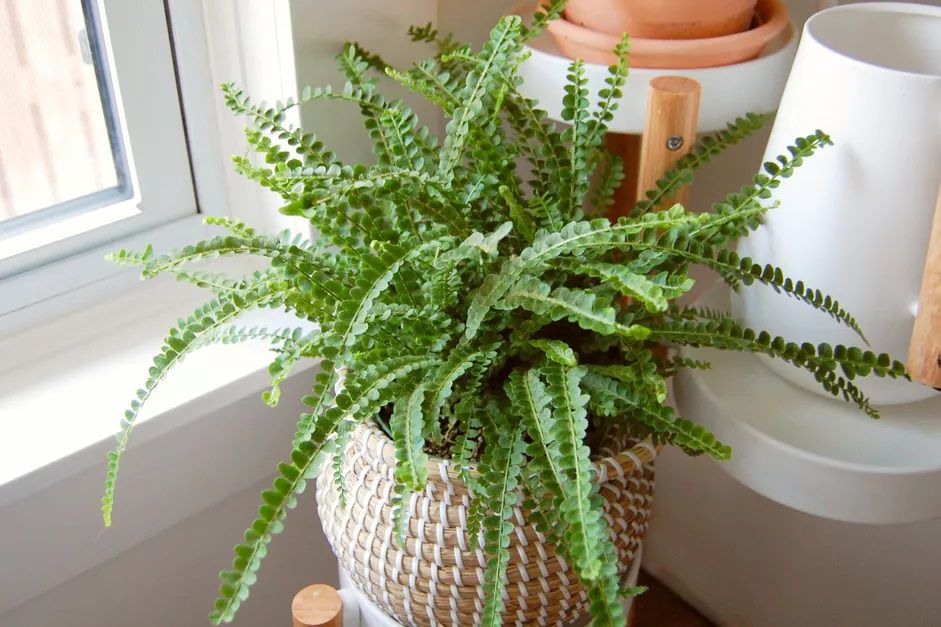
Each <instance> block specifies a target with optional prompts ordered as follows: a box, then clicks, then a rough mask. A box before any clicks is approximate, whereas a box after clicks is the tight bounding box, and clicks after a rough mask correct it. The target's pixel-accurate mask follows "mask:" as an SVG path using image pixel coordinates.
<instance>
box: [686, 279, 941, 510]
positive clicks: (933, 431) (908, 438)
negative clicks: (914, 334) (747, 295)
mask: <svg viewBox="0 0 941 627" xmlns="http://www.w3.org/2000/svg"><path fill="white" fill-rule="evenodd" d="M743 289H748V288H743ZM701 304H703V305H705V306H708V307H712V308H718V309H725V310H727V309H728V292H727V289H726V288H725V287H724V286H722V285H719V286H717V287H715V288H713V289H712V290H711V291H710V292H709V293H708V294H706V295H705V297H704V298H703V299H702V301H701ZM798 339H799V338H798ZM683 353H684V354H685V355H686V356H688V357H693V358H695V359H704V360H706V361H709V362H711V363H712V369H710V370H705V371H701V370H686V371H683V372H681V373H680V374H679V375H678V376H677V378H676V381H675V388H674V389H675V393H676V401H677V407H678V409H679V411H680V413H681V415H683V416H685V417H686V418H689V419H690V420H693V421H695V422H697V423H699V424H701V425H703V426H705V427H706V428H708V429H710V430H712V431H713V432H714V433H715V434H716V436H717V437H719V438H720V439H721V440H722V441H723V442H725V443H726V444H729V445H730V446H731V447H732V459H731V460H729V461H727V462H721V464H720V465H721V467H722V468H723V469H725V470H726V471H727V472H728V473H729V474H730V475H732V476H733V477H734V478H736V479H737V480H739V481H740V482H742V483H743V484H745V485H746V486H748V487H750V488H752V489H753V490H755V491H756V492H758V493H760V494H762V495H764V496H766V497H768V498H770V499H772V500H774V501H777V502H779V503H782V504H784V505H787V506H789V507H792V508H794V509H797V510H801V511H804V512H807V513H810V514H815V515H817V516H822V517H825V518H831V519H836V520H842V521H847V522H858V523H874V524H892V523H904V522H914V521H921V520H928V519H931V518H936V517H939V516H941V394H939V395H938V396H937V397H935V398H932V399H929V400H927V401H923V402H920V403H912V404H908V405H893V406H887V407H881V408H880V411H881V413H882V419H881V420H873V419H871V418H867V417H866V416H865V415H863V414H862V413H860V412H859V411H858V410H856V409H855V408H854V407H853V406H850V405H848V404H846V403H843V402H842V401H841V400H836V399H827V398H824V397H821V396H818V395H816V394H813V393H811V392H807V391H805V390H803V389H801V388H798V387H797V386H795V385H793V384H791V383H789V382H787V381H785V380H784V379H782V378H781V377H779V376H778V375H776V374H774V372H772V371H771V370H770V369H769V368H767V367H766V366H765V365H763V363H762V362H761V361H760V360H759V359H758V358H756V357H755V356H753V355H749V354H740V353H733V352H724V351H716V350H705V349H695V350H692V349H690V350H684V351H683ZM912 385H916V384H914V383H913V384H912Z"/></svg>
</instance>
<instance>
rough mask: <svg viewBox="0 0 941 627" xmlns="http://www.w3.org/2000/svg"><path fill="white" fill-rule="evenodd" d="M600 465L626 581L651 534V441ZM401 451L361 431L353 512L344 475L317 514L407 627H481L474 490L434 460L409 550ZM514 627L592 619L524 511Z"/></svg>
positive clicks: (509, 602)
mask: <svg viewBox="0 0 941 627" xmlns="http://www.w3.org/2000/svg"><path fill="white" fill-rule="evenodd" d="M621 447H626V450H623V452H620V453H617V454H613V455H610V456H608V457H604V458H603V459H599V460H597V461H596V462H594V465H595V469H596V480H597V481H598V482H600V484H601V486H600V493H601V495H602V496H603V497H604V500H605V505H604V507H605V513H606V518H607V520H608V524H609V525H610V527H611V530H612V535H613V536H614V539H615V543H616V545H617V549H618V556H619V558H620V564H621V569H622V576H623V575H624V574H625V573H626V572H627V570H628V569H629V567H630V565H631V562H632V561H633V559H634V555H635V553H636V551H637V550H638V547H639V546H640V541H641V538H642V536H643V534H644V531H645V530H646V528H647V518H648V515H649V512H650V505H651V503H652V500H653V478H654V471H653V464H652V462H653V460H654V458H655V457H656V454H657V449H656V447H655V446H654V445H653V444H651V443H650V442H647V441H644V442H633V443H630V444H628V443H626V442H624V441H623V439H622V441H621V442H609V443H607V445H606V447H605V449H603V451H602V453H603V454H608V453H610V451H611V449H612V448H613V449H615V450H616V449H618V448H621ZM394 469H395V450H394V445H393V444H392V442H391V440H389V438H388V437H387V436H386V435H385V434H384V433H382V431H380V430H379V429H378V428H376V427H375V426H373V425H371V424H370V425H367V424H361V425H360V426H358V427H357V428H356V429H355V431H354V433H353V435H352V438H351V440H350V443H349V446H348V447H347V450H346V452H345V455H344V459H343V461H342V464H341V470H340V471H341V473H342V475H343V482H344V485H345V487H346V507H342V506H341V505H340V503H339V498H338V495H337V491H336V487H335V482H334V472H335V470H334V466H333V464H332V463H329V462H328V463H325V464H324V470H323V472H322V473H321V474H320V476H319V477H318V479H317V507H318V511H319V513H320V519H321V521H322V523H323V528H324V532H325V534H326V536H327V540H328V542H329V543H330V546H331V547H332V549H333V552H334V554H336V556H337V559H338V560H339V561H340V564H341V566H342V567H343V568H344V569H345V570H346V572H347V573H349V575H350V577H351V578H352V579H353V581H354V582H355V583H356V584H357V586H359V588H360V589H361V590H362V591H363V593H365V594H366V596H367V597H369V598H370V599H372V600H373V601H374V602H375V603H376V605H378V606H379V607H380V608H382V609H383V610H385V611H386V612H388V613H389V615H391V616H393V617H395V619H396V620H398V621H399V622H400V623H402V624H404V625H422V626H424V625H429V626H430V625H476V624H478V622H479V618H480V614H481V611H482V609H483V599H482V594H483V592H482V587H481V584H482V582H483V574H484V564H485V562H484V554H483V551H481V550H479V549H478V550H472V549H471V542H470V538H469V537H468V535H467V533H465V529H466V526H467V525H466V512H467V507H468V505H469V496H468V492H467V488H466V487H465V485H464V483H463V482H462V481H461V479H460V478H459V477H458V474H457V470H456V468H454V467H452V466H451V465H450V463H449V462H448V461H446V460H443V459H440V458H432V459H431V460H430V462H429V480H428V485H427V487H426V488H425V491H424V493H423V494H414V495H413V496H412V499H411V501H410V502H409V520H408V531H407V534H406V542H405V545H404V546H399V544H398V542H397V541H396V540H395V538H394V529H393V525H392V522H391V518H392V504H391V503H392V497H393V494H394V490H393V488H394V485H395V481H394V476H395V475H394V473H395V470H394ZM515 516H516V524H517V527H516V530H515V535H514V537H512V539H511V543H510V566H509V568H508V570H507V573H508V575H507V580H508V583H507V588H506V609H505V611H504V614H503V620H504V624H514V623H515V624H517V625H531V624H538V625H563V624H568V623H571V622H575V621H577V620H578V619H579V618H581V617H583V616H584V615H585V614H587V605H588V604H587V597H586V593H585V591H584V589H583V588H582V587H581V585H580V584H579V583H578V580H577V579H576V577H575V575H574V573H573V572H572V571H571V570H570V568H569V566H568V564H567V563H566V562H565V560H564V559H563V558H562V557H561V556H559V555H557V554H556V549H555V546H554V545H552V544H550V543H549V542H548V541H547V540H546V538H545V536H543V535H542V534H541V533H539V532H538V531H537V530H536V529H535V528H534V527H533V526H532V525H530V524H527V522H526V520H525V514H524V512H523V511H522V510H520V509H518V508H517V509H516V510H515Z"/></svg>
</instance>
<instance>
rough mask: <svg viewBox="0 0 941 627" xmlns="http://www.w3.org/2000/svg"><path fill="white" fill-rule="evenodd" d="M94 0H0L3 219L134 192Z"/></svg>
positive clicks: (5, 223)
mask: <svg viewBox="0 0 941 627" xmlns="http://www.w3.org/2000/svg"><path fill="white" fill-rule="evenodd" d="M100 33H101V28H100V25H99V22H98V11H97V7H96V6H95V5H94V0H88V1H86V2H83V1H82V0H3V1H2V2H0V86H2V88H0V228H2V229H3V230H7V227H10V228H12V227H13V226H14V225H20V226H24V225H25V224H30V223H34V222H35V221H36V219H37V218H39V219H41V220H43V221H45V219H46V218H51V219H56V218H58V217H65V215H66V214H74V213H76V212H81V211H83V210H89V209H94V208H96V207H100V206H102V205H105V204H110V203H112V202H115V201H116V200H119V199H122V198H127V197H129V196H130V184H129V177H128V176H127V165H126V161H125V158H124V150H123V146H122V144H121V140H120V133H119V132H118V125H117V122H116V120H117V115H116V108H115V105H114V98H113V92H112V87H111V79H110V76H109V73H108V69H107V67H108V66H107V63H106V60H105V57H104V50H105V48H104V46H103V42H102V40H101V35H100Z"/></svg>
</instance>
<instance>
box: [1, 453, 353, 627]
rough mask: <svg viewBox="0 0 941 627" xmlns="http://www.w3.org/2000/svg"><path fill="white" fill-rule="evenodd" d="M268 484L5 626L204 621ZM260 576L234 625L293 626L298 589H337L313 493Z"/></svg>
mask: <svg viewBox="0 0 941 627" xmlns="http://www.w3.org/2000/svg"><path fill="white" fill-rule="evenodd" d="M272 463H274V462H272ZM99 483H100V481H99ZM269 486H270V480H266V481H264V482H261V483H258V484H257V485H255V486H253V487H251V488H249V489H246V490H244V491H242V492H240V493H239V494H237V495H235V496H233V497H231V498H229V499H227V500H225V501H223V502H222V503H220V504H218V505H216V506H213V507H211V508H210V509H208V510H206V511H205V512H203V513H201V514H198V515H196V516H194V517H192V518H190V519H189V520H186V521H184V522H182V523H180V524H178V525H176V526H174V527H172V528H170V529H168V530H167V531H165V532H163V533H161V534H160V535H158V536H156V537H154V538H151V539H150V540H148V541H146V542H143V543H141V544H139V545H138V546H135V547H134V548H132V549H129V550H127V551H125V552H123V553H121V554H120V555H118V556H117V557H115V558H113V559H111V560H110V561H108V562H106V563H104V564H102V565H100V566H98V567H96V568H94V569H92V570H90V571H88V572H86V573H83V574H82V575H79V576H78V577H75V578H73V579H71V580H69V581H68V582H66V583H64V584H62V585H61V586H58V587H57V588H54V589H53V590H50V591H49V592H47V593H45V594H43V595H40V596H39V597H37V598H35V599H33V600H31V601H29V602H27V603H25V604H24V605H21V606H20V607H18V608H16V609H14V610H13V611H11V612H8V613H6V614H3V615H2V616H0V627H45V626H48V627H52V626H57V625H69V626H70V627H112V626H113V627H130V626H131V625H133V626H134V627H170V626H172V627H204V626H205V625H208V624H209V621H208V616H209V610H210V609H211V606H212V602H213V600H214V599H215V595H216V590H217V587H218V580H217V578H216V573H217V572H218V571H219V570H220V569H222V568H224V567H226V566H228V564H229V562H230V561H231V559H232V547H233V546H234V545H235V544H236V542H237V541H238V540H239V538H241V534H242V532H243V531H244V530H245V527H246V526H247V525H248V524H249V522H251V520H252V519H253V517H254V515H255V512H256V510H257V508H258V504H259V493H260V492H261V490H263V489H265V488H267V487H269ZM89 498H90V499H91V500H92V501H94V497H93V496H91V495H89ZM93 504H94V503H93ZM155 506H157V505H156V504H155ZM63 533H68V527H67V525H64V526H63ZM11 566H12V565H11V564H9V563H4V564H3V568H10V567H11ZM260 575H261V576H260V578H259V581H258V584H257V585H255V586H254V588H253V589H252V596H251V598H250V599H249V600H248V601H247V602H246V603H245V604H244V605H243V607H242V609H241V610H240V612H239V615H238V618H237V620H236V621H235V623H234V624H235V625H244V626H257V627H268V626H271V627H277V626H278V625H284V626H287V625H290V624H291V599H292V598H293V597H294V593H295V592H297V591H298V590H300V589H301V588H303V587H304V586H306V585H309V584H311V583H321V582H322V583H329V584H333V585H336V579H337V572H336V562H335V561H334V560H333V555H332V554H331V553H330V549H329V547H328V546H327V544H326V541H325V539H324V537H323V532H322V531H321V530H320V522H319V519H318V518H317V512H316V509H315V506H314V495H313V493H309V494H306V495H305V496H304V497H303V499H302V500H301V503H300V504H299V505H298V508H297V510H295V511H294V512H292V514H291V516H290V519H289V520H288V525H287V526H286V529H285V532H284V533H283V534H282V535H280V536H277V537H276V538H275V539H274V540H273V542H272V544H271V551H270V553H269V555H268V557H267V558H266V559H265V563H264V564H263V565H262V569H261V572H260Z"/></svg>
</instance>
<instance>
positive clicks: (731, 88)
mask: <svg viewBox="0 0 941 627" xmlns="http://www.w3.org/2000/svg"><path fill="white" fill-rule="evenodd" d="M517 13H519V14H520V15H523V16H524V18H525V19H529V17H530V16H531V15H532V11H531V10H530V11H524V10H522V9H519V10H517ZM797 40H798V37H797V34H796V31H795V29H794V28H793V27H791V28H789V29H788V30H787V31H786V33H785V34H784V35H783V36H782V38H780V39H778V40H777V41H774V42H772V43H771V44H770V45H769V46H768V48H766V49H765V51H764V52H763V53H762V55H761V56H760V57H758V58H757V59H753V60H751V61H745V62H744V63H736V64H734V65H726V66H721V67H712V68H697V69H655V68H631V70H630V74H629V75H628V77H627V81H626V82H625V84H624V89H623V92H624V97H623V98H622V99H621V101H620V105H619V107H618V110H617V111H616V112H615V114H614V119H613V120H611V122H610V124H609V125H608V130H609V131H611V132H614V133H632V134H639V133H643V132H644V128H645V121H646V117H647V92H648V86H649V85H650V81H652V80H654V79H655V78H658V77H661V76H684V77H686V78H691V79H693V80H695V81H697V82H698V83H699V84H700V85H702V101H701V104H700V110H699V131H700V132H711V131H718V130H720V129H723V128H725V125H726V124H728V123H729V122H731V121H732V120H734V119H735V118H737V117H739V116H742V115H744V114H746V113H749V112H767V111H774V110H775V109H777V108H778V103H779V102H780V100H781V94H782V93H784V84H785V82H786V81H787V76H788V72H789V71H790V69H791V63H792V62H793V60H794V55H795V53H796V51H797ZM527 48H528V49H529V52H530V53H531V56H530V58H529V59H527V60H526V61H524V62H523V64H522V65H521V66H520V76H522V78H523V81H524V82H523V86H522V88H521V92H522V93H523V94H524V95H525V96H527V97H528V98H533V99H535V100H538V101H539V107H540V108H541V109H543V110H545V111H546V112H547V113H548V114H549V117H550V118H552V119H553V120H557V121H559V120H561V119H562V96H563V95H564V93H565V92H564V91H563V87H564V86H565V84H566V78H565V76H566V74H567V73H568V66H569V63H571V59H569V58H567V57H564V56H562V54H561V53H560V52H559V50H558V48H557V47H556V45H555V42H554V41H553V40H552V37H551V36H550V35H549V34H548V33H542V34H541V35H539V36H538V37H537V38H535V39H534V40H533V41H532V42H530V43H529V45H528V46H527ZM628 65H630V59H628ZM585 70H586V75H587V77H588V87H589V90H590V92H591V93H592V94H596V93H598V90H599V89H601V88H602V87H604V79H605V77H607V75H608V68H607V66H604V65H599V64H597V63H586V64H585Z"/></svg>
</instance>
